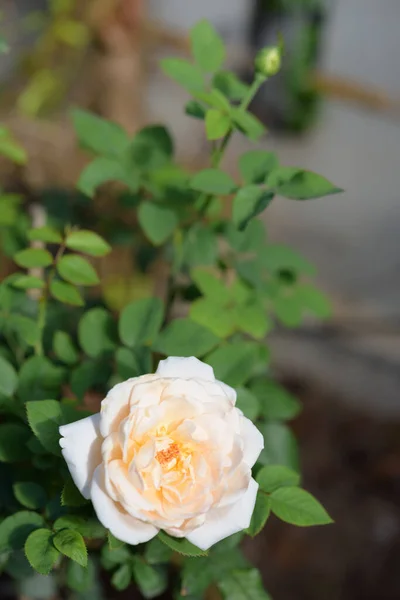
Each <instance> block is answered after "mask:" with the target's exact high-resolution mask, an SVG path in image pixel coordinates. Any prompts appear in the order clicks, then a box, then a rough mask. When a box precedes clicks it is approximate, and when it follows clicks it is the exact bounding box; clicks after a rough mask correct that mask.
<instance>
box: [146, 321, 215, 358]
mask: <svg viewBox="0 0 400 600" xmlns="http://www.w3.org/2000/svg"><path fill="white" fill-rule="evenodd" d="M218 342H219V339H218V338H217V336H216V335H214V334H213V333H212V332H211V331H210V330H209V329H206V328H205V327H203V326H202V325H199V324H198V323H195V322H194V321H192V320H190V319H175V321H172V322H171V323H169V325H167V327H166V328H165V329H163V330H162V331H161V333H160V334H159V336H158V337H157V339H156V341H155V343H154V344H153V349H154V350H155V351H156V352H161V354H165V355H167V356H199V357H201V356H203V355H204V354H206V353H207V352H209V351H210V350H212V348H214V346H216V345H217V344H218Z"/></svg>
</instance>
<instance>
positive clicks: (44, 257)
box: [14, 248, 53, 269]
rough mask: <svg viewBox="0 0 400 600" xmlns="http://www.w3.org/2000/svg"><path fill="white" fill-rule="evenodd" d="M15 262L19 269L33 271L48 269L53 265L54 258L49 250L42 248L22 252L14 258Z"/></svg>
mask: <svg viewBox="0 0 400 600" xmlns="http://www.w3.org/2000/svg"><path fill="white" fill-rule="evenodd" d="M14 261H15V262H16V263H17V265H18V266H19V267H24V268H25V269H32V268H33V267H48V266H49V265H51V264H52V263H53V257H52V256H51V254H50V252H48V250H42V249H41V248H28V249H27V250H20V252H17V254H15V256H14Z"/></svg>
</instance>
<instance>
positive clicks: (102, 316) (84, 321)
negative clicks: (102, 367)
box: [78, 307, 115, 358]
mask: <svg viewBox="0 0 400 600" xmlns="http://www.w3.org/2000/svg"><path fill="white" fill-rule="evenodd" d="M114 328H115V325H114V321H113V318H112V316H111V315H110V313H109V312H108V311H107V310H106V309H105V308H100V307H99V308H92V309H91V310H88V311H87V312H85V313H84V315H83V316H82V318H81V320H80V321H79V325H78V339H79V343H80V345H81V347H82V349H83V350H84V351H85V352H86V354H87V355H88V356H90V357H91V358H96V357H97V356H100V355H101V354H103V353H104V352H107V351H110V350H113V349H114V348H115V343H114V339H115V335H114Z"/></svg>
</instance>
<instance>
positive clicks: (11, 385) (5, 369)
mask: <svg viewBox="0 0 400 600" xmlns="http://www.w3.org/2000/svg"><path fill="white" fill-rule="evenodd" d="M17 385H18V376H17V373H16V371H15V369H14V367H13V366H12V365H11V364H10V363H9V362H8V361H7V360H6V359H5V358H3V357H2V356H0V394H2V395H3V396H7V397H9V396H12V395H13V393H14V392H15V390H16V388H17Z"/></svg>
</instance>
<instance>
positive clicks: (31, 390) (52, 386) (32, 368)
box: [18, 356, 66, 402]
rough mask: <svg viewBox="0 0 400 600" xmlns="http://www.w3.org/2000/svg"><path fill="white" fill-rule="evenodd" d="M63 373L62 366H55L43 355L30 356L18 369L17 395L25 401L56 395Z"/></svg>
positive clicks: (62, 380) (63, 376) (63, 377)
mask: <svg viewBox="0 0 400 600" xmlns="http://www.w3.org/2000/svg"><path fill="white" fill-rule="evenodd" d="M65 375H66V373H65V370H64V368H63V367H56V366H55V365H53V364H52V363H51V362H50V360H49V359H48V358H46V357H45V356H32V357H30V358H28V359H27V360H26V361H25V362H24V364H23V365H22V367H21V369H20V372H19V381H18V396H19V397H20V398H21V399H22V400H24V401H25V402H28V401H31V400H39V399H41V398H49V397H50V398H51V397H52V396H54V397H58V395H59V394H60V391H61V390H60V388H61V385H62V383H63V382H64V379H65Z"/></svg>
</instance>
